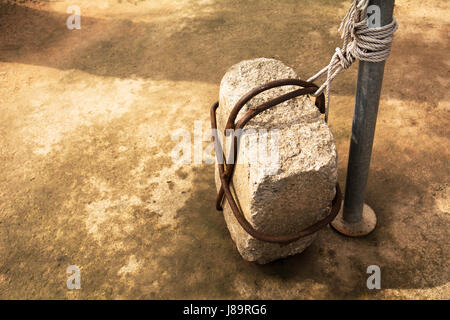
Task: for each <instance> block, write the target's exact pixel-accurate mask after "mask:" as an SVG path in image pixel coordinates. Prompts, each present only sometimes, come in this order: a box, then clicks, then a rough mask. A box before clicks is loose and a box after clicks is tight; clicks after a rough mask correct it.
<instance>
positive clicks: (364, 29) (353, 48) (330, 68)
mask: <svg viewBox="0 0 450 320" xmlns="http://www.w3.org/2000/svg"><path fill="white" fill-rule="evenodd" d="M368 5H369V0H354V1H353V3H352V4H351V6H350V8H349V10H348V12H347V14H346V15H345V17H344V19H343V20H342V22H341V25H340V26H339V29H338V31H339V32H341V31H342V34H341V39H344V43H343V45H342V49H341V48H339V47H338V48H336V51H335V53H334V54H333V56H332V57H331V60H330V63H329V64H328V65H327V66H326V67H324V68H323V69H322V70H320V71H319V72H317V73H316V74H315V75H314V76H312V77H311V78H309V79H308V80H307V81H308V82H313V81H315V80H317V79H318V78H320V77H321V76H323V75H324V74H325V73H326V74H327V79H326V81H325V82H324V83H323V84H322V85H321V86H320V87H319V89H317V91H316V92H315V93H314V94H313V95H314V96H318V95H320V94H321V93H322V92H323V91H324V90H325V95H326V103H325V121H328V110H329V105H330V87H331V82H332V81H333V80H334V78H336V76H337V75H338V74H339V72H341V71H342V70H344V69H348V68H349V67H350V66H351V65H352V63H353V62H354V61H355V60H356V59H359V60H360V61H368V62H381V61H384V60H386V59H387V58H388V57H389V54H390V52H391V46H392V40H393V39H394V32H395V31H396V30H397V28H398V25H397V21H396V20H395V18H394V17H393V18H392V22H391V23H389V24H387V25H385V26H382V27H376V28H374V27H370V28H369V25H368V17H367V7H368Z"/></svg>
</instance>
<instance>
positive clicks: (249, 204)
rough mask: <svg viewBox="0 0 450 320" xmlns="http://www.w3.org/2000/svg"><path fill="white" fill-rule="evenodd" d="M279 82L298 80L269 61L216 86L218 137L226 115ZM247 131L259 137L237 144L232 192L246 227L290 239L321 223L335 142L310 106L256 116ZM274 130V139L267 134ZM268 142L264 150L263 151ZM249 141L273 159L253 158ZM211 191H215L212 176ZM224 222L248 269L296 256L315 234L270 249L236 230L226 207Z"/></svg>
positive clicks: (239, 69) (295, 102) (247, 66)
mask: <svg viewBox="0 0 450 320" xmlns="http://www.w3.org/2000/svg"><path fill="white" fill-rule="evenodd" d="M284 78H298V77H297V75H296V73H295V72H294V70H292V69H291V68H289V67H287V66H286V65H284V64H283V63H282V62H280V61H278V60H274V59H265V58H260V59H254V60H247V61H242V62H240V63H238V64H236V65H234V66H233V67H231V68H230V69H229V70H228V72H227V73H226V74H225V76H224V77H223V79H222V82H221V84H220V98H219V108H218V109H217V126H218V132H219V134H222V135H223V131H224V128H225V124H226V121H227V119H228V115H229V114H230V111H231V110H232V109H233V107H234V105H235V104H236V102H237V101H238V100H239V99H240V98H241V97H242V96H243V95H244V94H245V93H247V92H248V91H250V90H251V89H253V88H254V87H256V86H259V85H261V84H264V83H267V82H269V81H272V80H277V79H284ZM297 88H298V87H293V86H285V87H281V88H275V89H271V90H269V91H266V92H264V93H262V94H260V95H258V96H257V97H255V98H254V99H252V100H251V101H250V102H249V103H248V104H247V105H246V106H245V107H244V108H243V109H242V110H241V111H240V113H239V115H238V117H237V119H238V120H239V119H240V117H241V116H242V115H243V114H244V113H245V112H246V111H248V110H249V108H252V107H255V106H257V105H259V104H261V103H263V102H265V101H267V100H270V99H272V98H274V97H276V96H279V95H280V94H283V93H286V92H289V91H292V90H293V89H297ZM245 128H246V129H250V130H252V129H253V130H256V133H257V134H256V135H254V134H253V135H251V134H250V135H245V134H244V136H243V138H241V143H240V146H239V153H238V161H237V163H238V164H237V165H236V168H235V172H234V176H233V182H232V186H231V189H232V191H233V192H234V193H235V195H237V199H238V201H237V202H238V205H239V206H240V208H241V210H242V211H243V214H244V215H245V217H246V219H247V220H248V221H249V222H250V224H251V225H252V226H253V227H254V228H255V229H256V230H258V231H260V232H263V233H265V234H269V235H288V234H292V233H295V232H296V231H300V230H302V229H304V228H306V227H308V226H310V225H312V224H314V223H315V222H317V221H319V220H320V219H323V218H324V217H325V216H326V215H327V213H328V210H329V209H330V203H331V200H332V199H333V197H334V195H335V185H336V180H337V154H336V147H335V144H334V139H333V135H332V134H331V131H330V129H329V128H328V126H327V124H326V123H325V122H324V120H323V118H322V117H321V115H320V113H319V111H318V110H317V108H316V107H315V105H314V103H313V101H311V99H310V98H309V97H308V96H301V97H298V98H295V99H291V100H289V101H286V102H284V103H282V104H280V105H278V106H275V107H273V108H271V109H269V110H266V111H264V112H263V113H261V114H259V115H257V116H256V117H255V118H253V119H252V120H251V121H250V122H249V123H248V124H247V126H246V127H245ZM259 129H267V130H268V134H264V133H262V134H261V133H258V130H259ZM274 130H275V131H276V132H277V134H271V133H273V132H275V131H274ZM249 137H256V138H254V140H252V139H253V138H249ZM267 137H268V141H269V142H268V143H263V141H264V139H265V138H267ZM276 137H277V138H276ZM271 138H272V139H271ZM255 141H257V142H260V143H259V144H258V147H259V148H260V147H261V143H263V144H264V145H265V146H266V147H267V149H266V152H267V155H271V156H267V155H266V156H264V155H263V154H262V153H258V150H257V148H256V149H254V148H253V147H254V144H253V145H252V143H254V142H255ZM255 150H256V151H255ZM258 155H262V156H259V157H258ZM275 158H276V159H275ZM274 159H275V160H277V161H276V162H275V163H274V162H273V160H274ZM270 160H272V161H270ZM216 186H217V189H219V188H220V179H219V176H218V170H217V168H216ZM223 214H224V217H225V221H226V224H227V226H228V229H229V231H230V234H231V237H232V239H233V241H234V242H235V243H236V246H237V249H238V251H239V253H240V254H241V255H242V257H243V258H244V259H245V260H248V261H256V262H257V263H267V262H270V261H273V260H275V259H278V258H283V257H286V256H289V255H293V254H296V253H299V252H302V251H303V250H304V249H305V248H306V247H308V246H309V245H310V244H311V243H312V241H313V240H314V238H315V237H316V234H313V235H310V236H307V237H305V238H302V239H300V240H297V241H295V242H292V243H290V244H288V245H280V244H277V243H268V242H264V241H260V240H257V239H255V238H253V237H252V236H250V235H249V234H248V233H246V232H245V231H244V230H243V229H242V227H241V226H240V225H239V223H238V222H237V220H236V218H235V217H234V215H233V212H232V211H231V209H230V206H229V204H228V203H227V201H226V200H225V201H224V211H223Z"/></svg>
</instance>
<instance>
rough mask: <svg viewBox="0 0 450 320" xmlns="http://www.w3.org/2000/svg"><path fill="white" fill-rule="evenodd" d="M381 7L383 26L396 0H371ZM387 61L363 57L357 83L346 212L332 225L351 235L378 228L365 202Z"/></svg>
mask: <svg viewBox="0 0 450 320" xmlns="http://www.w3.org/2000/svg"><path fill="white" fill-rule="evenodd" d="M370 5H377V6H378V7H379V8H380V20H381V21H380V22H381V26H384V25H386V24H389V23H391V21H392V13H393V9H394V0H371V1H370V2H369V6H370ZM384 65H385V62H384V61H383V62H377V63H373V62H366V61H360V62H359V68H358V83H357V86H356V100H355V110H354V115H353V125H352V136H351V141H350V152H349V160H348V168H347V182H346V188H345V199H344V208H343V212H342V213H341V214H342V215H341V214H340V216H341V217H340V219H339V216H338V219H336V220H335V222H334V223H333V224H332V225H333V227H334V228H335V229H336V230H337V231H339V232H341V233H343V234H345V235H348V236H362V235H366V234H368V233H370V232H371V231H373V229H375V226H376V216H375V213H374V212H373V210H372V209H371V208H370V207H369V206H367V205H366V204H364V194H365V190H366V185H367V177H368V174H369V165H370V157H371V154H372V145H373V138H374V134H375V125H376V121H377V113H378V104H379V101H380V93H381V85H382V81H383V73H384Z"/></svg>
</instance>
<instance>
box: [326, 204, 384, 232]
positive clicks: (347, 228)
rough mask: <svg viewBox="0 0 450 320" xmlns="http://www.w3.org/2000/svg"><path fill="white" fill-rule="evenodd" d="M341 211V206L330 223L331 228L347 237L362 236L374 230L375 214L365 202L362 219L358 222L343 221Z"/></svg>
mask: <svg viewBox="0 0 450 320" xmlns="http://www.w3.org/2000/svg"><path fill="white" fill-rule="evenodd" d="M343 211H344V210H343V209H342V208H341V211H339V213H338V215H337V216H336V219H334V220H333V221H332V222H331V223H330V225H331V226H332V227H333V229H334V230H336V231H337V232H339V233H341V234H343V235H345V236H349V237H362V236H366V235H368V234H369V233H371V232H372V231H373V230H375V227H376V225H377V216H376V215H375V212H374V211H373V210H372V208H371V207H369V206H368V205H367V204H365V203H364V207H363V212H362V219H361V221H358V222H354V223H350V222H347V221H345V220H344V217H343V215H342V212H343Z"/></svg>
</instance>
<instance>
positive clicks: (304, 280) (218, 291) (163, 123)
mask: <svg viewBox="0 0 450 320" xmlns="http://www.w3.org/2000/svg"><path fill="white" fill-rule="evenodd" d="M350 2H351V1H350V0H346V1H336V0H323V1H313V0H304V1H291V0H286V1H268V0H258V1H236V0H224V1H218V0H198V1H194V0H183V1H162V0H151V1H150V0H148V1H131V0H128V1H127V0H122V1H120V0H118V1H112V0H110V1H88V0H77V1H57V2H56V1H55V2H53V1H51V2H50V1H48V2H47V1H4V0H2V1H0V3H1V4H0V108H1V113H0V137H1V139H0V142H1V151H0V168H1V170H0V298H1V299H10V298H19V299H30V298H38V299H41V298H52V299H111V298H112V299H116V298H118V299H122V298H130V299H142V298H164V299H166V298H167V299H171V298H225V299H228V298H243V299H246V298H267V299H272V298H274V299H318V298H331V299H337V298H358V299H378V298H388V299H404V298H412V299H418V298H425V299H432V298H437V299H449V298H450V285H449V274H450V270H449V255H450V250H449V249H450V246H449V229H450V219H449V212H450V184H449V148H448V146H449V143H450V141H449V126H450V117H449V110H450V103H449V100H450V97H449V93H448V88H449V64H450V58H449V56H448V52H449V40H448V39H449V37H448V31H449V30H450V28H449V26H450V4H449V3H447V2H445V1H438V0H433V1H432V0H425V1H413V0H397V1H396V8H395V15H396V17H397V20H398V22H399V25H400V27H399V30H398V31H397V33H396V35H395V41H394V44H393V49H392V55H391V57H390V59H389V60H388V62H387V64H386V73H385V80H384V87H383V92H382V101H381V105H380V110H379V119H378V124H377V131H376V137H375V145H374V150H373V157H372V163H371V172H370V176H369V184H368V188H367V195H366V199H367V203H368V204H369V205H371V206H372V207H373V208H374V210H375V211H376V213H377V215H378V221H379V225H378V227H377V229H376V230H375V232H373V233H372V234H371V235H369V236H367V237H365V238H361V239H350V238H345V237H343V236H341V235H339V234H337V233H335V232H334V231H332V230H331V229H330V228H325V229H324V230H322V231H320V233H319V236H318V239H317V240H316V241H315V242H314V244H313V245H312V246H311V247H310V248H308V249H307V250H306V251H305V252H304V253H302V254H300V255H297V256H293V257H291V258H288V259H284V260H281V261H277V262H274V263H271V264H268V265H264V266H260V265H256V264H253V263H248V262H245V261H243V260H242V259H241V258H240V256H239V254H238V253H237V250H236V249H235V247H234V245H233V243H232V241H231V239H230V236H229V233H228V231H227V229H226V226H225V222H224V219H223V217H222V216H221V214H220V213H218V212H216V211H215V209H214V198H215V188H214V177H213V172H214V168H213V166H212V165H207V164H196V165H182V166H180V165H175V164H174V163H173V162H172V160H171V157H170V152H171V150H172V149H173V148H174V146H175V145H176V144H177V143H178V141H172V139H171V133H172V132H174V131H175V130H177V129H186V130H188V131H189V132H190V133H191V135H192V134H193V123H194V121H195V120H202V121H203V128H204V131H205V132H207V129H208V126H209V120H208V117H209V107H210V105H211V104H212V103H213V102H214V101H215V100H216V98H217V96H218V84H219V81H220V79H221V77H222V75H223V74H224V73H225V71H226V70H227V68H229V67H230V66H231V65H232V64H234V63H237V62H239V61H241V60H243V59H248V58H254V57H275V58H277V59H280V60H282V61H283V62H285V63H286V64H287V65H289V66H292V67H293V68H294V69H295V70H296V71H297V73H298V74H299V75H300V76H301V77H302V78H308V77H309V76H310V75H312V74H313V73H315V72H316V71H317V70H319V69H320V68H321V67H323V66H324V65H326V64H327V63H328V61H329V58H330V57H331V55H332V53H333V52H334V48H335V47H336V46H340V44H341V40H340V39H339V37H338V34H337V30H336V29H337V26H338V25H339V22H340V19H341V17H343V15H344V14H345V11H346V9H347V8H348V6H349V4H350ZM16 3H20V4H16ZM72 4H77V5H79V6H80V8H81V16H82V17H81V30H68V29H67V28H66V19H67V18H68V17H69V14H67V13H66V9H67V7H68V6H69V5H72ZM356 72H357V66H353V67H352V68H351V69H349V70H347V71H345V72H343V73H342V74H341V75H339V76H338V78H337V79H336V80H335V82H334V84H333V96H332V100H331V114H330V125H331V128H332V130H333V133H334V135H335V139H336V144H337V147H338V150H339V180H340V182H341V185H344V183H345V175H346V164H347V159H348V158H347V155H348V146H349V139H350V131H351V123H352V112H353V104H354V91H355V79H356ZM206 145H207V142H204V146H206ZM373 264H376V265H379V266H380V267H381V272H382V275H381V276H382V278H381V279H382V280H381V287H382V289H381V290H368V289H367V288H366V279H367V277H368V276H369V275H368V274H366V268H367V267H368V266H369V265H373ZM69 265H77V266H79V267H80V268H81V290H68V289H67V288H66V280H67V277H68V274H66V268H67V267H68V266H69Z"/></svg>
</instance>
